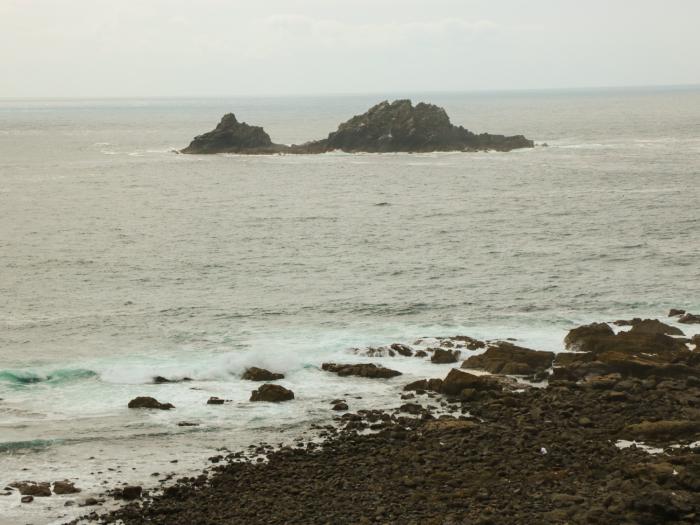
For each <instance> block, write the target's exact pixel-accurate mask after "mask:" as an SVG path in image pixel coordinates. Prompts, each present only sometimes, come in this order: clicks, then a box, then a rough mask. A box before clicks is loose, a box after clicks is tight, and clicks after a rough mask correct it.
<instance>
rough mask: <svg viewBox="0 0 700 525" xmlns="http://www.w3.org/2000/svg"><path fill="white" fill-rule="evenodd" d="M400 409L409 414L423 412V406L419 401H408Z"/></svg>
mask: <svg viewBox="0 0 700 525" xmlns="http://www.w3.org/2000/svg"><path fill="white" fill-rule="evenodd" d="M399 411H400V412H406V413H408V414H420V413H421V412H423V407H422V406H420V405H419V404H417V403H406V404H403V405H401V406H400V407H399Z"/></svg>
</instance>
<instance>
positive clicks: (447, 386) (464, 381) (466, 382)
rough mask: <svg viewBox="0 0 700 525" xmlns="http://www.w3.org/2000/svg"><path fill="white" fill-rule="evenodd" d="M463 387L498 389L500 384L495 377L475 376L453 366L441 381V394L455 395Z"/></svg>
mask: <svg viewBox="0 0 700 525" xmlns="http://www.w3.org/2000/svg"><path fill="white" fill-rule="evenodd" d="M465 388H473V389H475V390H500V388H501V385H500V384H499V382H498V380H497V379H496V378H492V377H488V376H477V375H474V374H469V373H467V372H462V371H461V370H459V369H457V368H453V369H452V370H450V372H449V373H448V374H447V377H445V379H444V380H443V381H442V388H441V391H442V393H443V394H447V395H453V396H456V395H458V394H460V393H461V392H462V390H464V389H465Z"/></svg>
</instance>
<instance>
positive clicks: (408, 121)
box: [292, 100, 534, 153]
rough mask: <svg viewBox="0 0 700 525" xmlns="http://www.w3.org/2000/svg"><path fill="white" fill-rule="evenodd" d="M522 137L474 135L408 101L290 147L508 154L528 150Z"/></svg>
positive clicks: (434, 109)
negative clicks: (518, 150)
mask: <svg viewBox="0 0 700 525" xmlns="http://www.w3.org/2000/svg"><path fill="white" fill-rule="evenodd" d="M532 147H534V142H533V141H531V140H528V139H526V138H525V137H523V136H522V135H516V136H512V137H506V136H503V135H490V134H488V133H483V134H481V135H477V134H475V133H472V132H471V131H469V130H466V129H464V128H463V127H462V126H455V125H453V124H452V123H451V122H450V118H449V117H448V116H447V113H446V112H445V110H444V109H443V108H441V107H438V106H435V105H433V104H425V103H422V102H421V103H418V104H416V105H415V106H414V105H413V104H412V103H411V101H410V100H395V101H394V102H388V101H384V102H380V103H379V104H377V105H375V106H373V107H371V108H370V109H369V110H367V111H366V112H365V113H363V114H361V115H356V116H354V117H352V118H351V119H350V120H348V121H346V122H343V123H342V124H340V126H338V129H337V130H336V131H334V132H333V133H330V134H329V135H328V138H326V139H323V140H319V141H315V142H310V143H307V144H304V145H301V146H293V147H292V150H294V151H296V152H303V153H319V152H325V151H334V150H341V151H345V152H350V153H352V152H368V153H386V152H430V151H479V150H497V151H510V150H512V149H516V148H532Z"/></svg>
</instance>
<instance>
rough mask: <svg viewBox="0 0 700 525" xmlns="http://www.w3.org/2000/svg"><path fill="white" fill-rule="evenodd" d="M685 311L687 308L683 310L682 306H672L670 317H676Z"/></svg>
mask: <svg viewBox="0 0 700 525" xmlns="http://www.w3.org/2000/svg"><path fill="white" fill-rule="evenodd" d="M684 313H685V310H681V309H680V308H671V310H670V311H669V312H668V316H669V317H676V316H677V315H683V314H684Z"/></svg>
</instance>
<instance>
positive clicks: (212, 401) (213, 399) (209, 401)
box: [207, 396, 226, 405]
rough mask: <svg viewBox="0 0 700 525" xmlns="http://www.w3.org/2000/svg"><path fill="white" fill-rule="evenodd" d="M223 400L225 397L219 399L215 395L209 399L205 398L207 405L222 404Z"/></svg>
mask: <svg viewBox="0 0 700 525" xmlns="http://www.w3.org/2000/svg"><path fill="white" fill-rule="evenodd" d="M225 402H226V400H225V399H221V398H219V397H215V396H212V397H210V398H209V399H207V405H223V404H224V403H225Z"/></svg>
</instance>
